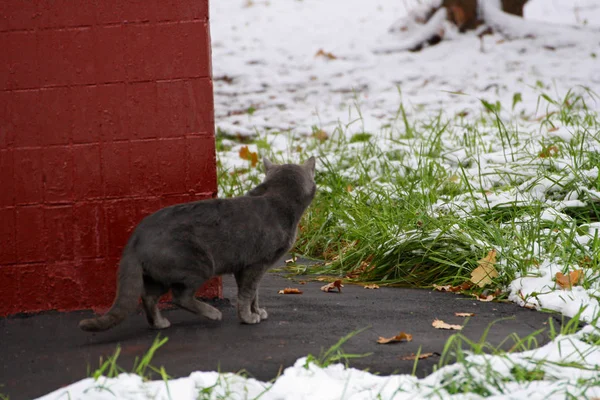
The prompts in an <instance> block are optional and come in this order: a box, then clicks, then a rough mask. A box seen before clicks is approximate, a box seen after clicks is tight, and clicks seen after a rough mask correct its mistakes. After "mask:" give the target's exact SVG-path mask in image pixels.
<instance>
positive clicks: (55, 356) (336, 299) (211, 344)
mask: <svg viewBox="0 0 600 400" xmlns="http://www.w3.org/2000/svg"><path fill="white" fill-rule="evenodd" d="M301 280H306V278H294V280H289V279H286V278H285V277H283V276H282V275H281V274H278V273H269V274H268V275H267V276H266V277H265V278H264V280H263V281H262V283H261V289H260V304H261V306H262V307H265V308H266V309H267V311H268V312H269V319H268V320H266V321H263V322H261V323H260V324H257V325H242V324H240V323H239V321H238V319H237V316H236V312H235V307H234V306H235V295H236V290H237V289H236V286H235V282H234V280H233V278H232V277H224V299H222V300H216V301H214V302H212V304H213V305H215V306H216V307H217V308H219V309H220V310H221V311H222V312H223V320H222V321H217V322H215V321H209V320H206V319H201V318H199V317H197V316H195V315H193V314H190V313H188V312H186V311H183V310H179V309H173V310H166V311H164V315H165V316H166V317H167V318H168V319H169V320H170V321H171V324H172V326H171V327H170V328H168V329H166V330H162V331H160V334H161V335H162V336H166V337H168V339H169V340H168V342H167V343H166V344H165V345H164V346H163V347H161V348H160V349H159V350H158V351H157V353H156V355H155V356H154V359H153V361H152V364H153V365H155V366H157V367H160V366H164V367H165V369H166V371H167V373H168V374H169V375H170V376H172V377H181V376H187V375H189V374H190V373H191V372H192V371H216V370H219V371H222V372H239V371H245V373H246V374H247V375H248V376H252V377H255V378H257V379H260V380H263V381H267V380H271V379H273V378H275V377H276V376H277V375H278V373H280V371H282V370H283V369H284V368H286V367H288V366H291V365H292V364H293V363H294V362H295V361H296V360H297V359H298V358H300V357H303V356H306V355H307V354H313V355H315V356H318V355H319V354H320V353H321V352H322V351H323V350H326V349H327V348H329V347H330V346H332V345H333V344H335V343H336V342H337V341H338V340H339V339H340V338H342V337H344V336H345V335H347V334H349V333H351V332H353V331H356V330H359V329H362V328H368V329H366V330H365V331H363V332H361V333H360V334H358V335H356V336H354V337H352V338H351V339H349V340H348V341H347V342H346V343H345V344H344V345H343V346H342V348H343V350H344V351H345V352H346V353H350V354H365V353H372V354H371V355H369V356H365V357H363V358H358V359H353V360H351V361H350V366H352V367H355V368H358V369H368V370H369V371H371V372H377V373H379V374H383V375H386V374H392V373H411V372H412V370H413V365H414V361H410V360H403V359H402V357H404V356H407V355H411V354H412V353H417V352H418V351H419V348H421V352H423V353H436V354H434V355H433V356H432V357H430V358H427V359H423V360H420V361H419V362H418V364H417V368H416V373H417V375H419V376H424V375H427V374H428V373H430V372H432V370H433V367H434V365H436V364H437V363H438V362H439V360H440V357H439V354H441V353H442V352H443V349H444V345H445V343H446V340H447V339H448V338H449V337H450V336H451V335H452V334H454V333H456V331H452V330H440V329H435V328H433V327H432V322H433V320H435V319H441V320H443V321H445V322H447V323H450V324H461V325H463V324H465V322H466V325H465V326H464V329H463V330H462V333H463V334H464V335H465V336H467V337H468V338H470V339H479V338H480V337H481V336H482V335H483V334H484V332H485V331H486V329H488V327H489V326H490V324H492V323H493V325H492V326H491V328H490V329H489V332H488V334H487V341H488V342H490V343H492V344H494V345H498V344H500V343H501V342H503V341H504V340H505V339H506V338H507V337H508V336H509V335H511V334H513V333H516V334H517V335H519V336H521V337H523V336H526V335H529V334H531V333H532V332H535V331H537V330H539V329H543V328H547V321H548V319H549V318H553V317H552V316H551V315H549V314H545V313H541V312H537V311H532V310H528V309H525V308H521V307H518V306H516V305H515V304H512V303H499V302H489V303H485V302H480V301H476V300H475V299H474V298H468V297H465V296H462V295H456V294H452V293H440V292H434V291H431V290H421V289H407V288H390V287H381V288H379V289H365V288H363V287H362V286H358V285H346V286H345V287H344V288H343V289H342V292H341V293H337V292H332V293H325V292H323V291H321V290H320V287H321V286H322V285H324V282H318V281H307V282H306V283H305V284H300V282H299V281H301ZM286 287H294V288H298V289H300V290H302V292H303V294H295V295H294V294H286V295H284V294H278V291H279V290H281V289H284V288H286ZM455 312H465V313H475V316H473V317H471V318H469V319H468V321H466V320H465V318H461V317H456V316H455V315H454V313H455ZM92 314H93V313H92V312H91V311H78V312H69V313H56V312H48V313H42V314H38V315H33V316H27V317H23V316H19V317H10V318H3V319H0V385H3V386H0V394H4V395H8V396H9V397H10V399H11V400H19V399H30V398H35V397H37V396H41V395H43V394H45V393H48V392H50V391H52V390H55V389H58V388H60V387H61V386H64V385H67V384H70V383H72V382H75V381H77V380H80V379H83V378H85V377H87V376H88V370H92V371H93V370H94V369H96V368H97V367H98V364H99V360H100V358H101V357H103V358H104V359H106V357H107V356H110V355H111V354H113V353H114V351H115V348H116V346H117V344H120V346H121V354H120V356H119V359H118V362H117V363H118V365H120V366H121V367H123V368H124V369H126V370H131V368H132V366H133V363H134V360H135V358H136V357H140V356H141V355H143V354H144V352H145V351H146V350H147V349H148V348H149V347H150V345H151V344H152V342H153V340H154V339H155V337H156V335H157V333H158V331H155V330H152V329H150V328H149V327H148V325H147V324H146V321H145V318H144V317H143V315H142V314H141V311H140V312H138V313H137V314H135V315H132V316H131V317H130V318H128V319H126V320H125V322H123V323H122V324H121V325H118V326H117V327H115V328H113V329H112V330H109V331H107V332H102V333H96V334H91V333H87V332H83V331H80V330H79V329H78V327H77V324H78V322H79V320H81V319H82V318H87V317H90V316H91V315H92ZM400 331H405V332H407V333H410V334H412V335H413V340H412V341H411V342H402V343H392V344H387V345H383V344H378V343H377V339H378V338H379V337H380V336H383V337H391V336H394V335H396V334H398V333H399V332H400ZM537 339H538V341H539V343H540V344H543V343H545V342H547V341H548V340H549V339H548V337H547V335H546V333H539V334H538V335H537ZM513 344H514V342H512V341H511V340H508V341H505V342H504V344H503V346H504V347H505V348H507V349H508V348H510V347H511V346H512V345H513Z"/></svg>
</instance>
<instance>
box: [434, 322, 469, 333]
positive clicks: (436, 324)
mask: <svg viewBox="0 0 600 400" xmlns="http://www.w3.org/2000/svg"><path fill="white" fill-rule="evenodd" d="M431 326H433V327H434V328H435V329H452V330H455V331H460V330H462V328H463V327H462V326H460V325H452V324H447V323H445V322H444V321H442V320H441V319H435V320H433V322H432V323H431Z"/></svg>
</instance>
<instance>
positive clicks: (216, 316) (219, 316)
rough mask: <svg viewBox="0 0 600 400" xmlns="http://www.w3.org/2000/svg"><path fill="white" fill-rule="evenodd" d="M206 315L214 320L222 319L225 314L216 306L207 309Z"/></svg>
mask: <svg viewBox="0 0 600 400" xmlns="http://www.w3.org/2000/svg"><path fill="white" fill-rule="evenodd" d="M204 316H205V317H206V318H208V319H212V320H213V321H220V320H222V319H223V314H222V313H221V311H219V310H217V309H216V308H213V309H212V310H205V312H204Z"/></svg>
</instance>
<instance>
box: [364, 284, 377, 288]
mask: <svg viewBox="0 0 600 400" xmlns="http://www.w3.org/2000/svg"><path fill="white" fill-rule="evenodd" d="M363 287H364V288H365V289H379V285H376V284H374V283H373V284H371V285H365V286H363Z"/></svg>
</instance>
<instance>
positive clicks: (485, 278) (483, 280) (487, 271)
mask: <svg viewBox="0 0 600 400" xmlns="http://www.w3.org/2000/svg"><path fill="white" fill-rule="evenodd" d="M477 263H478V264H479V266H478V267H477V268H475V269H474V270H473V271H471V282H473V283H474V284H476V285H477V286H479V287H484V286H485V285H487V284H489V283H492V279H493V278H496V277H497V276H498V271H497V270H496V267H494V264H496V250H490V252H489V253H488V254H487V256H485V257H483V258H482V259H481V260H479V261H477Z"/></svg>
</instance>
